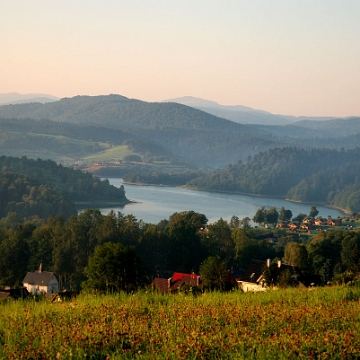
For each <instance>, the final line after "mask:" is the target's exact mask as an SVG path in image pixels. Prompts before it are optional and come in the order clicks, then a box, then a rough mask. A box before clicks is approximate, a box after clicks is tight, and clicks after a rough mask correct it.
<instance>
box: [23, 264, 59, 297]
mask: <svg viewBox="0 0 360 360" xmlns="http://www.w3.org/2000/svg"><path fill="white" fill-rule="evenodd" d="M23 285H24V287H26V289H27V290H28V291H29V293H32V294H52V293H56V292H58V291H59V282H58V279H57V278H56V276H55V274H54V273H53V272H48V271H42V265H40V267H39V270H36V271H35V272H28V273H27V274H26V276H25V278H24V280H23Z"/></svg>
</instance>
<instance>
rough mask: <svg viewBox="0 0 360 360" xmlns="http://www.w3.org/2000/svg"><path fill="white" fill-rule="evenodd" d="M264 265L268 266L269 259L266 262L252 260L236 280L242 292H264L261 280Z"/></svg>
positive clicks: (263, 283)
mask: <svg viewBox="0 0 360 360" xmlns="http://www.w3.org/2000/svg"><path fill="white" fill-rule="evenodd" d="M266 264H267V265H268V266H270V259H269V260H267V262H265V261H261V260H252V261H251V263H250V265H249V266H248V267H247V268H246V269H245V271H244V272H243V274H242V275H241V276H240V277H239V278H238V279H237V283H238V286H239V288H240V289H241V290H243V291H244V292H248V291H265V290H266V288H265V281H264V279H263V272H264V266H265V265H266Z"/></svg>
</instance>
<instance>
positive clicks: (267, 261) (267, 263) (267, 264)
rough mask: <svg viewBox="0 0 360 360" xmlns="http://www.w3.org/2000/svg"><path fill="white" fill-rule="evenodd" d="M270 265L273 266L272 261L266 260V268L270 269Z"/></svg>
mask: <svg viewBox="0 0 360 360" xmlns="http://www.w3.org/2000/svg"><path fill="white" fill-rule="evenodd" d="M270 264H271V259H267V260H266V266H267V267H268V268H269V267H270Z"/></svg>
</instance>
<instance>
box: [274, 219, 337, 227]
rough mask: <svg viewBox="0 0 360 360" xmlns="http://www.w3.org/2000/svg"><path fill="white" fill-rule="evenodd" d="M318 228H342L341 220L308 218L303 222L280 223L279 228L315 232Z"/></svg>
mask: <svg viewBox="0 0 360 360" xmlns="http://www.w3.org/2000/svg"><path fill="white" fill-rule="evenodd" d="M317 226H342V222H341V219H331V218H330V219H326V218H321V217H319V218H316V219H315V218H312V217H307V218H305V219H303V221H279V222H278V224H277V225H276V227H277V228H281V229H291V230H297V229H302V230H314V229H316V227H317Z"/></svg>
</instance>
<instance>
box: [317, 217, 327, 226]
mask: <svg viewBox="0 0 360 360" xmlns="http://www.w3.org/2000/svg"><path fill="white" fill-rule="evenodd" d="M327 224H328V219H325V218H318V219H316V220H315V225H317V226H323V225H327Z"/></svg>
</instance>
